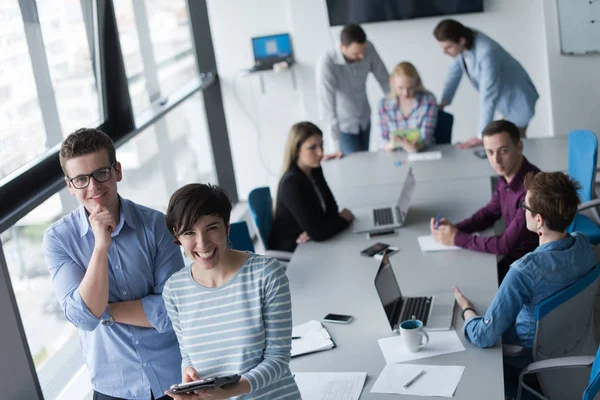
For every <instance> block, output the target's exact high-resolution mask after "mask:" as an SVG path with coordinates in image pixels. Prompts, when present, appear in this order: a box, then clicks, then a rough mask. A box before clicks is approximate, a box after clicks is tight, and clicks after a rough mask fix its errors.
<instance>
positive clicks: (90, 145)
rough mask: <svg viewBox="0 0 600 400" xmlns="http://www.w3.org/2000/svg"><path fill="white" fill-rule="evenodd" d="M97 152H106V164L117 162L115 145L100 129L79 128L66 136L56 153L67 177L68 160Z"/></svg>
mask: <svg viewBox="0 0 600 400" xmlns="http://www.w3.org/2000/svg"><path fill="white" fill-rule="evenodd" d="M99 150H106V153H107V154H108V162H109V163H110V164H112V163H114V162H116V161H117V155H116V151H115V144H114V143H113V141H112V139H111V138H110V137H109V136H108V135H107V134H106V133H104V132H102V131H101V130H100V129H94V128H80V129H77V130H76V131H75V132H73V133H71V134H70V135H69V136H67V138H66V139H65V140H64V141H63V142H62V145H61V146H60V152H59V153H58V158H59V160H60V166H61V168H62V170H63V173H64V174H65V176H66V175H67V169H66V167H65V165H66V163H67V161H68V160H70V159H71V158H75V157H79V156H84V155H86V154H91V153H95V152H97V151H99Z"/></svg>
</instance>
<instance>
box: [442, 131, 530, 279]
mask: <svg viewBox="0 0 600 400" xmlns="http://www.w3.org/2000/svg"><path fill="white" fill-rule="evenodd" d="M483 146H484V147H485V152H486V154H487V158H488V161H489V162H490V165H491V166H492V168H493V169H494V171H496V173H497V174H498V176H499V179H498V184H497V185H496V189H495V191H494V194H493V195H492V199H491V200H490V202H489V203H488V204H487V205H486V206H485V207H483V208H481V209H480V210H479V211H477V212H476V213H475V214H473V215H472V216H471V217H470V218H467V219H465V220H464V221H462V222H459V223H458V224H456V225H455V224H453V223H451V222H450V221H448V220H447V219H445V218H442V219H441V220H440V221H439V223H438V224H437V227H436V221H435V218H432V219H431V235H432V236H433V237H434V239H435V240H437V241H438V242H440V243H443V244H446V245H455V246H459V247H462V248H465V249H470V250H475V251H481V252H484V253H492V254H498V255H502V256H504V257H503V258H502V260H500V262H499V263H498V283H500V282H502V279H504V276H505V275H506V273H507V272H508V268H509V267H510V264H512V262H513V261H515V260H518V259H519V258H521V257H522V256H523V255H525V254H527V253H529V252H530V251H533V250H535V248H536V247H537V246H538V244H539V241H538V237H537V235H536V234H535V233H533V232H531V231H529V230H527V224H526V221H525V213H524V212H523V210H522V209H521V204H522V201H523V200H524V199H525V194H526V189H525V184H524V179H525V175H526V174H527V173H528V172H533V173H538V172H540V170H539V168H538V167H536V166H535V165H533V164H531V163H530V162H529V161H527V158H525V156H523V141H522V140H521V136H520V133H519V128H517V126H516V125H515V124H513V123H512V122H510V121H506V120H500V121H492V122H490V123H489V124H488V125H487V126H486V127H485V129H484V130H483ZM500 218H502V219H503V220H504V224H505V225H506V230H505V231H504V232H503V233H502V234H501V235H495V236H485V237H484V236H477V235H475V234H474V233H475V232H479V231H483V230H485V229H488V228H491V227H492V226H493V225H494V223H495V222H496V221H497V220H498V219H500Z"/></svg>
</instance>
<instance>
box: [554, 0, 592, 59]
mask: <svg viewBox="0 0 600 400" xmlns="http://www.w3.org/2000/svg"><path fill="white" fill-rule="evenodd" d="M557 8H558V29H559V32H560V50H561V53H563V54H588V53H600V0H557Z"/></svg>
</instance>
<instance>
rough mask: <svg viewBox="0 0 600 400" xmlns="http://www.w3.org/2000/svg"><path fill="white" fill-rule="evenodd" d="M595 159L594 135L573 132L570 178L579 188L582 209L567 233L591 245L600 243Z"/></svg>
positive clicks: (578, 131)
mask: <svg viewBox="0 0 600 400" xmlns="http://www.w3.org/2000/svg"><path fill="white" fill-rule="evenodd" d="M597 157H598V138H597V137H596V135H594V133H593V132H591V131H587V130H574V131H571V132H570V133H569V163H568V165H569V167H568V168H569V176H571V177H573V178H575V179H577V181H578V182H579V183H580V184H581V190H580V191H579V192H578V193H577V194H578V195H579V198H580V199H581V205H580V206H579V210H578V211H579V212H578V213H577V215H575V218H574V219H573V222H572V223H571V225H570V226H569V228H568V232H569V233H571V232H581V233H583V234H585V235H586V236H587V237H588V238H589V239H590V242H592V244H594V245H596V244H599V243H600V226H599V225H600V217H599V216H598V212H597V210H596V206H598V205H600V199H595V198H594V197H596V196H595V193H594V184H595V182H596V162H597ZM582 211H586V214H585V215H584V214H582V213H581V212H582Z"/></svg>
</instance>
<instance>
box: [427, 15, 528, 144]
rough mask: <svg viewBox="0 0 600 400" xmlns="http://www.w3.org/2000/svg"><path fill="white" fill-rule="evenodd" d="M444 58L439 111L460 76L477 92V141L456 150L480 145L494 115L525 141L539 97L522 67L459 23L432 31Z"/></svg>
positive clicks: (443, 24) (446, 23)
mask: <svg viewBox="0 0 600 400" xmlns="http://www.w3.org/2000/svg"><path fill="white" fill-rule="evenodd" d="M433 35H434V36H435V38H436V39H437V40H438V42H439V45H440V47H441V48H442V50H443V51H444V54H447V55H448V56H450V57H452V58H453V60H452V63H451V64H450V68H449V70H448V76H447V78H446V84H445V85H444V90H443V92H442V98H441V101H440V105H439V108H440V110H442V109H443V108H444V107H445V106H447V105H449V104H450V103H451V102H452V98H453V97H454V93H455V92H456V89H457V88H458V84H459V83H460V79H461V78H462V76H463V73H464V74H465V75H466V76H467V78H468V79H469V81H471V83H472V84H473V87H475V90H477V91H478V92H479V125H478V130H477V137H472V138H470V139H468V140H467V141H466V142H464V143H462V144H461V145H459V146H458V147H459V148H469V147H475V146H479V145H481V144H482V141H481V134H482V132H483V129H484V128H485V127H486V125H487V124H489V123H490V122H492V120H494V113H495V112H496V111H497V112H499V113H500V114H502V117H503V119H506V120H508V121H510V122H512V123H513V124H515V125H516V126H518V127H519V131H520V133H521V137H522V138H524V137H525V131H526V129H527V125H528V124H529V121H530V120H531V118H533V115H534V113H535V103H536V102H537V100H538V98H539V95H538V92H537V90H536V89H535V86H534V85H533V82H532V81H531V78H530V77H529V75H528V74H527V71H525V69H524V68H523V66H522V65H521V64H520V63H519V62H518V61H517V60H516V59H515V58H514V57H513V56H512V55H510V54H509V53H508V52H507V51H506V50H504V48H503V47H502V46H500V45H499V44H498V43H496V42H495V41H494V40H492V39H490V38H489V37H487V36H486V35H484V34H483V33H481V32H478V31H476V30H474V29H471V28H469V27H466V26H464V25H463V24H461V23H460V22H458V21H455V20H452V19H446V20H443V21H441V22H440V23H439V24H438V25H437V26H436V27H435V30H434V31H433Z"/></svg>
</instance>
